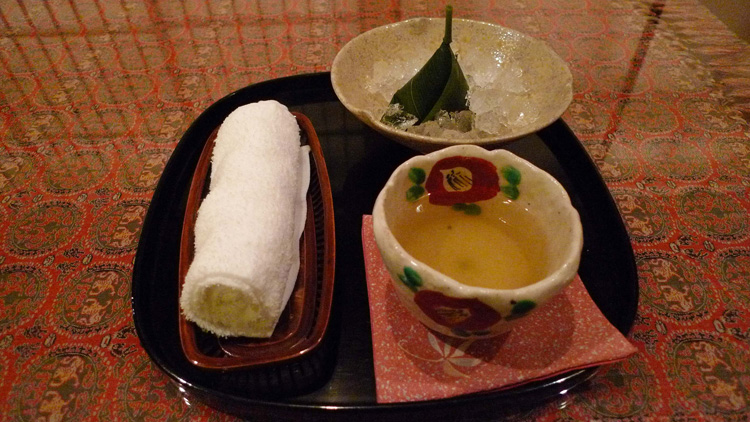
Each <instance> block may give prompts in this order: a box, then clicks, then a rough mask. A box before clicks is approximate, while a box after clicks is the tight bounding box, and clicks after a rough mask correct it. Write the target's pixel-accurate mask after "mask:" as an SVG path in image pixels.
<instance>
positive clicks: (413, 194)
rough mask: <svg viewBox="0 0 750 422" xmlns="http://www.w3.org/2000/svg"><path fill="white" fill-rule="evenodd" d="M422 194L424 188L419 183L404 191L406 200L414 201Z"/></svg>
mask: <svg viewBox="0 0 750 422" xmlns="http://www.w3.org/2000/svg"><path fill="white" fill-rule="evenodd" d="M422 195H424V188H423V187H422V186H420V185H414V186H412V187H410V188H409V190H407V191H406V200H407V201H409V202H414V201H416V200H417V199H419V198H421V197H422Z"/></svg>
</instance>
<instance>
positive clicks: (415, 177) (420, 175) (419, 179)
mask: <svg viewBox="0 0 750 422" xmlns="http://www.w3.org/2000/svg"><path fill="white" fill-rule="evenodd" d="M426 178H427V175H426V174H425V172H424V170H423V169H421V168H419V167H412V168H410V169H409V180H411V181H412V182H414V184H415V185H421V184H422V183H424V180H425V179H426Z"/></svg>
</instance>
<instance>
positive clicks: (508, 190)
mask: <svg viewBox="0 0 750 422" xmlns="http://www.w3.org/2000/svg"><path fill="white" fill-rule="evenodd" d="M500 190H501V191H503V193H504V194H505V196H507V197H508V198H510V199H518V195H520V194H521V192H519V191H518V186H516V185H505V186H500Z"/></svg>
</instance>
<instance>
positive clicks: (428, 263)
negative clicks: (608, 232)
mask: <svg viewBox="0 0 750 422" xmlns="http://www.w3.org/2000/svg"><path fill="white" fill-rule="evenodd" d="M373 226H374V232H375V240H376V243H377V245H378V248H379V250H380V253H381V255H382V257H383V261H384V263H385V265H386V267H387V269H388V272H389V273H390V276H391V279H392V282H393V285H394V287H395V289H396V292H397V295H398V297H399V299H400V300H401V302H402V303H403V305H404V306H406V308H408V310H409V311H411V313H412V314H413V315H414V316H415V317H416V318H417V319H418V320H419V321H421V322H422V323H423V324H424V325H426V326H427V327H429V328H431V329H432V330H435V331H437V332H439V333H442V334H445V335H448V336H453V337H461V338H484V337H492V336H496V335H498V334H502V333H504V332H507V331H508V330H510V329H511V328H512V327H513V325H514V324H515V323H517V322H518V321H519V320H521V319H522V318H524V317H526V316H527V315H529V314H531V313H532V312H534V311H535V310H536V309H538V308H540V307H541V306H542V305H544V304H545V302H547V301H548V300H549V299H550V298H552V297H554V296H555V295H557V294H558V293H559V292H560V291H561V290H562V289H563V288H564V287H565V286H567V285H568V284H569V283H570V282H571V281H572V280H573V278H574V277H575V275H576V273H577V270H578V265H579V262H580V257H581V250H582V246H583V234H582V228H581V221H580V217H579V215H578V212H577V211H576V210H575V208H573V206H572V205H571V202H570V198H569V197H568V194H567V193H566V191H565V189H564V188H563V186H562V185H561V184H560V183H559V182H558V181H557V180H555V179H554V178H553V177H552V176H551V175H549V174H548V173H546V172H545V171H543V170H541V169H539V168H538V167H536V166H534V165H533V164H531V163H529V162H528V161H526V160H524V159H522V158H520V157H518V156H516V155H514V154H512V153H510V152H508V151H504V150H495V151H488V150H486V149H484V148H482V147H479V146H475V145H459V146H452V147H448V148H445V149H442V150H439V151H436V152H433V153H430V154H427V155H421V156H416V157H414V158H412V159H410V160H408V161H406V162H405V163H403V164H402V165H401V166H399V167H398V168H397V169H396V170H395V171H394V172H393V174H392V175H391V177H390V179H389V180H388V182H387V184H386V185H385V187H384V188H383V190H382V191H381V192H380V194H379V195H378V198H377V200H376V202H375V207H374V210H373Z"/></svg>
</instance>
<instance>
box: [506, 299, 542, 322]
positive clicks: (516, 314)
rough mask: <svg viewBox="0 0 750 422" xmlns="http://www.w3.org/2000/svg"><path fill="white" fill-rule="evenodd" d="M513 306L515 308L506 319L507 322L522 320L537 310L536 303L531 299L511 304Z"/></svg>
mask: <svg viewBox="0 0 750 422" xmlns="http://www.w3.org/2000/svg"><path fill="white" fill-rule="evenodd" d="M511 304H512V305H513V308H511V310H510V315H508V316H507V317H505V319H506V320H511V319H516V318H521V317H522V316H525V315H526V314H528V313H529V312H531V311H532V310H533V309H534V308H536V302H534V301H533V300H529V299H524V300H520V301H518V302H515V303H514V302H511Z"/></svg>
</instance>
